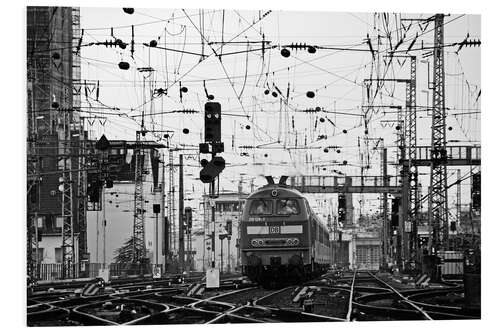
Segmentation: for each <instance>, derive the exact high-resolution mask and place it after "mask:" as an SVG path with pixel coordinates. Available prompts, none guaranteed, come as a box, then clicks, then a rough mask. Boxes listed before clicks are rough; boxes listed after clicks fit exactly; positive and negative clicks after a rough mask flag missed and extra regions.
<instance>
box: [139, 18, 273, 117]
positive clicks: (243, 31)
mask: <svg viewBox="0 0 500 333" xmlns="http://www.w3.org/2000/svg"><path fill="white" fill-rule="evenodd" d="M186 15H187V13H186ZM264 17H265V16H263V17H262V18H261V19H260V20H257V21H256V22H254V23H252V25H255V24H257V23H258V22H260V21H261V20H262V19H264ZM193 25H194V24H193ZM194 26H195V27H196V25H194ZM249 28H250V27H247V28H245V29H244V30H242V31H241V32H239V33H238V34H236V35H235V36H234V37H232V38H231V39H230V40H229V41H227V42H232V41H233V40H234V39H236V38H238V37H239V36H241V35H242V34H243V33H245V31H247V30H248V29H249ZM227 42H226V43H227ZM224 45H225V44H221V45H220V46H219V49H218V50H217V51H216V53H217V52H218V51H219V50H220V49H221V48H222V47H223V46H224ZM211 56H213V54H212V55H208V56H206V57H205V58H204V59H202V60H201V61H199V62H198V63H196V64H195V65H194V66H192V67H191V68H190V69H189V70H188V71H186V72H184V73H183V74H182V75H181V76H180V77H178V78H176V79H175V80H174V81H173V82H172V83H171V84H170V86H168V87H167V90H168V89H170V88H171V87H173V86H174V85H175V84H177V83H178V82H179V81H180V80H182V79H183V78H184V77H185V76H186V75H188V74H189V73H190V72H191V71H193V70H194V69H195V68H196V67H198V66H199V64H201V63H202V62H204V61H205V60H206V59H208V58H210V57H211ZM155 98H157V97H153V98H151V99H150V100H149V101H146V102H144V103H143V104H147V103H151V102H152V101H153V99H155ZM142 106H143V105H142V104H140V105H138V106H136V107H135V108H134V109H139V108H141V107H142Z"/></svg>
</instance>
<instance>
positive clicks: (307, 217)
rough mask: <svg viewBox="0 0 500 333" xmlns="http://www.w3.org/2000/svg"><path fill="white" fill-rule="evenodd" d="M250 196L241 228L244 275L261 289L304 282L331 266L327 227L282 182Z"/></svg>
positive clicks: (268, 179)
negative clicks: (261, 286) (274, 285)
mask: <svg viewBox="0 0 500 333" xmlns="http://www.w3.org/2000/svg"><path fill="white" fill-rule="evenodd" d="M266 179H267V181H268V184H267V185H265V186H263V187H261V188H259V189H258V190H257V191H255V192H253V193H252V194H250V195H249V196H248V198H247V200H246V202H245V206H244V208H243V215H242V219H241V227H240V250H241V260H242V272H243V274H245V275H247V276H248V278H249V279H251V280H252V281H255V282H257V283H259V284H262V285H266V284H273V282H277V281H293V282H296V281H304V280H307V279H310V278H312V277H314V276H317V275H320V274H321V273H324V272H326V270H327V269H328V267H329V266H330V265H331V264H332V262H331V261H332V251H331V242H330V241H329V233H328V230H327V228H326V226H325V225H324V224H323V223H321V221H320V219H319V218H318V216H317V215H316V214H315V213H314V212H313V210H312V209H311V207H310V205H309V203H308V201H307V199H306V198H305V197H304V196H303V195H302V194H301V193H300V192H299V191H297V190H295V189H292V188H290V187H289V186H287V185H286V179H287V177H286V176H282V177H281V179H280V181H279V183H278V184H275V183H274V180H273V178H272V177H270V176H267V177H266Z"/></svg>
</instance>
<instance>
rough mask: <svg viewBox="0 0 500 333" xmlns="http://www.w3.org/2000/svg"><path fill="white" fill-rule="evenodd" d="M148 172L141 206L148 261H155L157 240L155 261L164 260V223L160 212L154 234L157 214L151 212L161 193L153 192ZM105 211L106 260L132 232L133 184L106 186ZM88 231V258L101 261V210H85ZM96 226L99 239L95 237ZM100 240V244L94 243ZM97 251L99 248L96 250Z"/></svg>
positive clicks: (159, 199)
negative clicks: (142, 208)
mask: <svg viewBox="0 0 500 333" xmlns="http://www.w3.org/2000/svg"><path fill="white" fill-rule="evenodd" d="M150 184H151V180H150V176H149V175H148V176H147V177H146V181H145V182H144V192H143V193H144V201H145V203H144V209H145V210H146V212H145V214H144V217H145V221H144V223H145V225H144V232H145V239H146V250H147V252H148V257H149V258H150V260H151V263H156V255H155V249H156V243H155V242H158V264H164V256H163V234H164V223H162V217H161V214H158V232H157V234H156V237H155V225H156V215H155V214H153V204H161V194H160V193H153V192H152V189H151V188H150V186H149V185H150ZM105 191H106V194H105V199H106V202H105V215H106V221H107V223H106V263H111V262H113V258H114V257H115V253H114V252H115V251H116V249H118V248H119V247H121V246H122V245H123V244H124V242H125V241H126V240H127V239H128V238H130V237H131V236H132V232H133V225H134V218H133V211H134V184H133V183H114V185H113V188H109V189H105ZM87 221H88V223H87V234H88V247H89V252H90V262H93V263H97V262H101V263H102V262H103V255H104V254H103V246H104V237H103V236H104V225H103V211H89V212H87ZM97 230H99V240H98V238H97ZM97 241H99V245H97ZM98 251H99V252H98Z"/></svg>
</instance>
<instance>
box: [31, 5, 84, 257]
mask: <svg viewBox="0 0 500 333" xmlns="http://www.w3.org/2000/svg"><path fill="white" fill-rule="evenodd" d="M26 15H27V19H26V25H27V36H26V40H27V74H28V78H27V83H28V86H27V95H28V104H27V127H28V135H29V139H30V147H32V146H33V147H35V148H34V149H33V150H32V149H30V150H28V161H29V164H30V166H29V167H28V173H30V172H32V171H33V170H32V169H30V167H31V161H36V164H35V165H36V168H35V171H36V172H37V173H39V174H40V175H41V176H40V177H37V179H38V182H37V184H36V185H35V186H33V187H31V191H32V194H33V195H32V196H30V198H31V200H30V201H29V203H28V205H29V206H28V216H27V218H28V221H31V220H32V219H33V216H34V214H35V213H37V214H38V216H40V217H42V218H43V219H42V220H43V225H42V226H41V228H40V230H39V232H40V233H41V234H42V236H44V237H43V239H44V240H43V241H42V243H44V242H45V243H47V245H48V244H49V243H50V244H53V246H52V245H50V248H53V247H55V246H56V245H57V243H58V242H59V246H60V245H61V243H62V239H61V238H62V237H61V235H60V230H59V233H54V230H53V229H54V224H55V221H56V219H57V217H58V216H61V214H62V207H61V202H62V193H61V192H60V191H59V190H58V187H59V178H60V177H61V176H62V173H59V172H57V171H59V170H61V164H60V162H58V158H57V154H63V153H64V152H65V150H64V149H62V147H63V143H64V142H65V141H64V140H65V133H66V134H67V137H72V136H71V134H72V133H75V132H80V129H81V128H80V121H79V119H78V116H77V114H76V113H73V112H72V111H71V110H72V109H73V107H74V106H75V105H76V106H78V105H79V95H78V94H76V95H75V96H74V91H73V82H74V80H76V81H79V80H80V77H79V73H80V72H79V71H76V72H73V66H74V63H73V57H74V55H73V53H72V49H71V47H68V46H69V45H72V43H73V28H74V18H78V16H79V11H78V10H77V11H76V12H74V11H73V8H71V7H27V11H26ZM78 22H79V21H78ZM54 102H57V104H58V105H57V107H54V106H56V105H53V103H54ZM61 109H62V110H61ZM64 115H66V116H67V117H68V118H69V123H70V125H69V127H67V131H66V132H65V131H64V128H65V126H64V121H63V119H64ZM73 144H75V146H74V147H78V138H73V139H72V143H71V144H68V146H73ZM68 149H70V151H68V150H66V152H70V153H72V154H73V153H76V152H77V149H76V148H74V149H72V148H68ZM32 154H34V155H32ZM77 167H78V163H77V160H76V158H70V159H68V162H67V168H68V169H69V168H71V169H75V168H77ZM72 180H73V181H75V184H76V180H77V173H76V172H73V173H72ZM76 192H77V189H76V186H73V194H72V196H73V204H72V207H71V211H72V213H71V214H72V216H73V227H74V232H75V236H76V237H79V223H78V219H77V218H76V217H77V215H78V214H77V212H78V211H77V209H78V203H79V200H83V199H80V198H78V197H77V196H76ZM81 236H82V237H85V235H84V234H82V235H81ZM49 240H50V241H49ZM74 244H75V249H74V253H75V254H76V256H75V259H76V260H78V248H77V247H78V239H75V242H74ZM39 247H41V245H39ZM49 252H53V251H50V250H49ZM51 258H52V257H47V260H52V259H51Z"/></svg>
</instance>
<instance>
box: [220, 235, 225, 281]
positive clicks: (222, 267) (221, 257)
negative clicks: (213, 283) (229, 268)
mask: <svg viewBox="0 0 500 333" xmlns="http://www.w3.org/2000/svg"><path fill="white" fill-rule="evenodd" d="M224 238H225V235H223V234H220V235H219V239H220V272H221V274H222V273H223V272H224V244H223V242H224Z"/></svg>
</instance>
